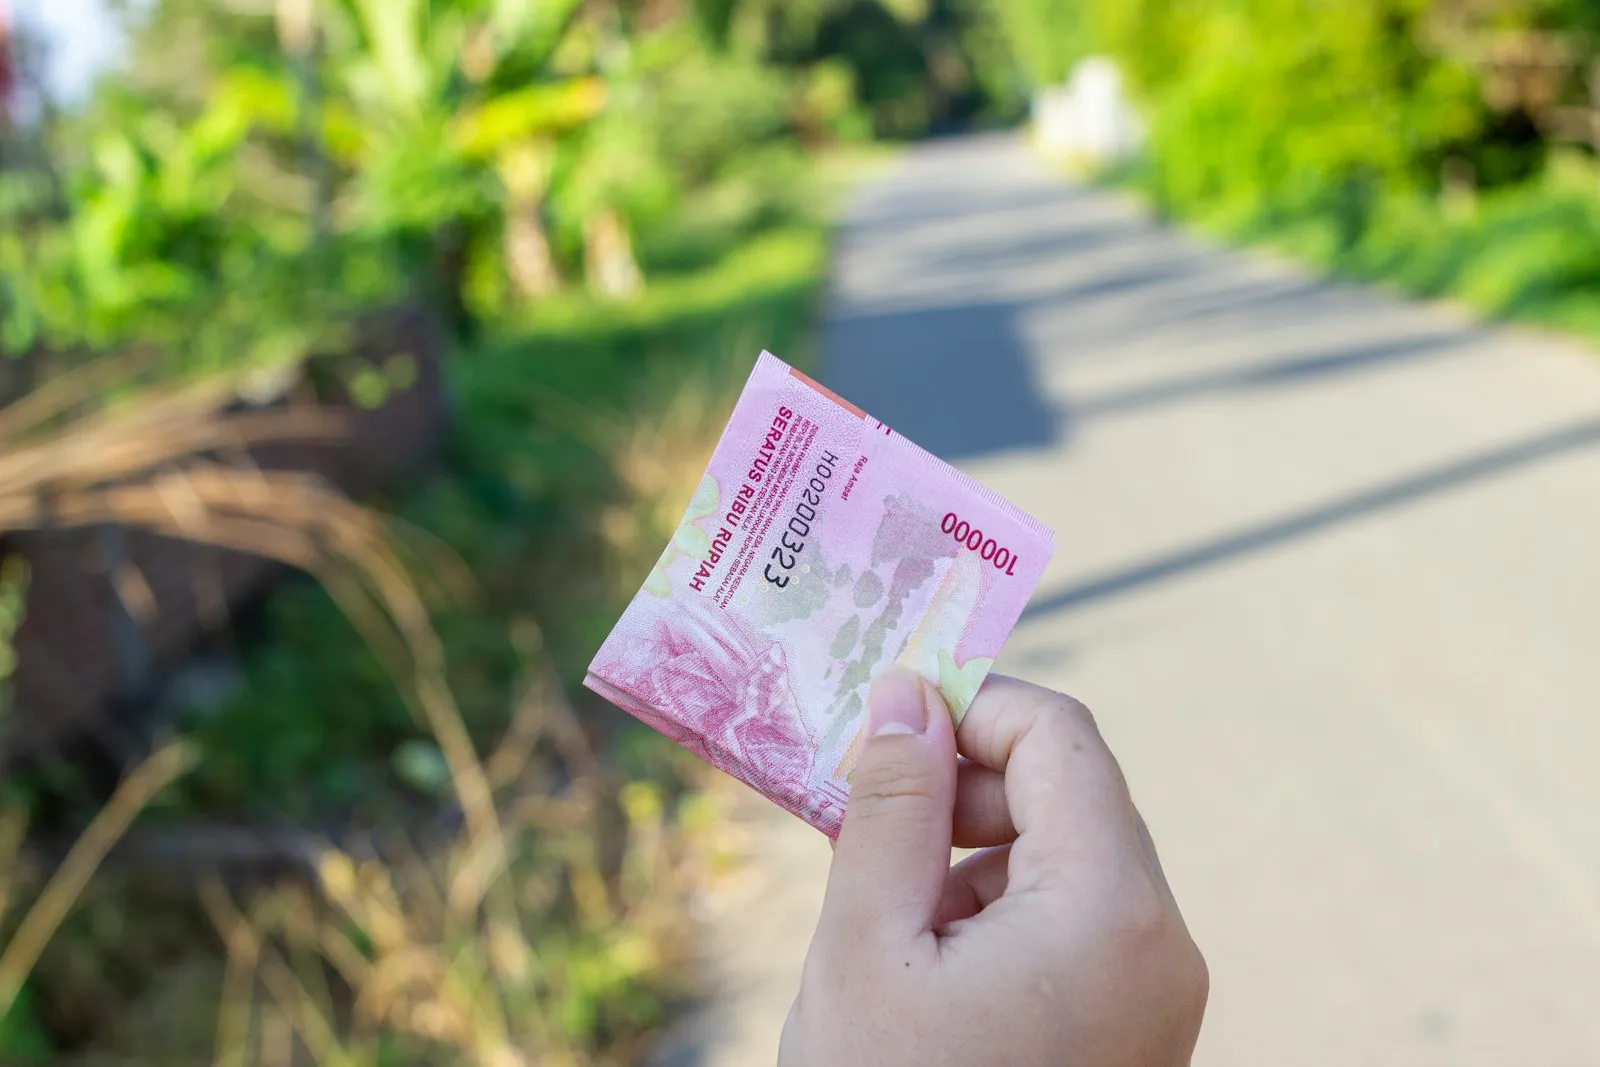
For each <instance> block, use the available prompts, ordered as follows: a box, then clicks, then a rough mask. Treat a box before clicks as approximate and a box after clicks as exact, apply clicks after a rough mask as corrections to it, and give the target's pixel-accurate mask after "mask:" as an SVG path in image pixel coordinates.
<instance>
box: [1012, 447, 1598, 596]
mask: <svg viewBox="0 0 1600 1067" xmlns="http://www.w3.org/2000/svg"><path fill="white" fill-rule="evenodd" d="M1596 445H1600V418H1594V419H1585V420H1582V421H1580V422H1576V423H1573V424H1571V425H1568V426H1563V427H1560V428H1558V429H1555V430H1550V431H1547V432H1545V433H1541V434H1536V435H1534V436H1532V437H1529V438H1527V439H1525V440H1522V441H1518V442H1516V443H1515V444H1510V445H1503V446H1501V447H1499V448H1493V449H1488V450H1486V451H1483V452H1479V453H1477V454H1475V455H1471V456H1468V457H1466V458H1464V459H1459V460H1456V461H1454V462H1452V463H1446V464H1442V465H1439V466H1436V467H1432V468H1430V469H1428V470H1424V471H1421V472H1419V473H1416V474H1411V475H1408V476H1406V477H1403V478H1398V479H1395V480H1393V481H1389V482H1384V483H1382V484H1379V485H1375V486H1372V487H1371V488H1369V489H1364V490H1361V491H1360V492H1356V493H1351V494H1348V495H1346V496H1343V497H1340V498H1338V499H1336V500H1331V501H1329V502H1327V503H1325V504H1319V505H1316V506H1314V507H1310V508H1306V509H1304V510H1302V511H1296V512H1293V513H1291V514H1288V515H1285V516H1283V517H1282V518H1278V519H1273V520H1271V521H1269V522H1264V523H1260V524H1257V525H1254V526H1250V527H1247V528H1245V529H1243V530H1239V531H1237V532H1235V533H1231V534H1225V535H1223V536H1221V537H1217V538H1214V539H1212V540H1209V541H1203V542H1201V543H1199V544H1196V545H1191V546H1189V547H1188V548H1181V549H1178V550H1176V551H1173V552H1168V553H1165V554H1163V555H1159V556H1155V557H1153V558H1151V559H1147V560H1144V561H1142V562H1139V563H1135V564H1132V565H1130V566H1127V567H1123V568H1120V569H1118V570H1114V571H1111V572H1108V573H1105V574H1101V575H1098V576H1095V577H1091V578H1086V579H1084V580H1082V581H1079V582H1077V583H1075V584H1073V585H1070V586H1068V587H1067V588H1065V589H1061V590H1058V591H1056V592H1054V593H1051V594H1049V595H1047V596H1044V597H1042V598H1039V599H1035V600H1034V601H1033V603H1031V604H1030V605H1028V608H1027V610H1025V611H1024V612H1023V613H1022V617H1023V618H1024V619H1038V618H1042V617H1044V616H1047V615H1058V614H1061V613H1063V612H1069V611H1074V610H1077V609H1079V608H1083V607H1087V606H1088V605H1090V604H1096V603H1099V602H1101V601H1104V600H1110V599H1113V598H1115V597H1118V596H1121V595H1123V594H1125V593H1132V592H1137V591H1138V590H1141V589H1144V588H1147V587H1149V586H1152V585H1156V584H1159V583H1161V582H1164V581H1168V580H1170V579H1174V578H1181V577H1183V576H1185V575H1188V574H1192V573H1195V572H1198V571H1203V570H1206V569H1209V568H1211V567H1216V566H1220V565H1222V564H1225V563H1229V562H1232V561H1233V560H1236V559H1239V558H1242V557H1245V556H1250V555H1254V554H1255V553H1257V552H1261V551H1264V550H1266V549H1269V548H1275V547H1277V546H1279V545H1282V544H1286V543H1289V542H1293V541H1298V540H1301V539H1302V538H1306V537H1311V536H1314V535H1316V534H1319V533H1323V532H1324V531H1327V530H1330V529H1333V528H1335V527H1338V526H1343V525H1345V524H1346V523H1350V522H1355V521H1358V520H1360V519H1364V518H1367V517H1369V516H1372V515H1377V514H1381V513H1383V512H1386V511H1393V510H1395V509H1397V508H1401V507H1405V506H1406V505H1409V504H1414V503H1417V502H1419V501H1422V500H1425V499H1428V498H1430V497H1435V496H1439V495H1440V494H1443V493H1447V492H1451V491H1454V490H1457V489H1462V488H1465V487H1467V486H1469V485H1472V484H1474V483H1476V482H1480V481H1484V480H1486V479H1490V478H1495V477H1499V476H1502V475H1505V474H1509V473H1511V472H1512V471H1516V470H1519V469H1521V468H1524V467H1528V466H1531V465H1533V464H1536V463H1541V462H1543V461H1545V460H1549V459H1554V458H1556V457H1558V456H1563V455H1567V454H1569V453H1572V452H1577V451H1580V450H1583V449H1586V448H1592V447H1594V446H1596Z"/></svg>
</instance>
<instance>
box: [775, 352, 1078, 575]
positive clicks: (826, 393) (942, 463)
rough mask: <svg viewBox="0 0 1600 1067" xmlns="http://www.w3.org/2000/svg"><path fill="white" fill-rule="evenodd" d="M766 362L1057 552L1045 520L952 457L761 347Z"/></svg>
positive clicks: (1047, 554) (1051, 553)
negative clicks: (945, 475) (875, 428)
mask: <svg viewBox="0 0 1600 1067" xmlns="http://www.w3.org/2000/svg"><path fill="white" fill-rule="evenodd" d="M763 364H766V365H767V367H768V369H774V370H781V371H783V372H784V373H786V374H789V375H790V376H791V377H793V378H795V379H796V380H797V381H799V382H801V383H802V384H804V385H805V386H806V387H807V388H809V389H810V390H811V391H812V392H814V393H816V394H817V395H818V396H819V397H821V398H822V399H824V400H826V401H828V402H829V403H831V404H833V405H834V406H836V407H839V408H842V409H843V410H845V411H847V412H849V413H850V414H851V415H853V416H855V417H857V418H859V419H861V420H862V421H863V422H867V421H870V422H874V423H877V424H878V425H879V426H880V427H883V428H884V429H886V430H888V431H889V432H890V434H891V435H892V436H890V437H889V438H888V440H889V441H891V442H894V447H897V448H902V449H910V450H911V452H912V454H913V456H914V457H915V458H916V460H917V461H918V462H919V463H922V464H924V465H928V466H933V467H934V468H935V469H937V470H940V471H943V472H948V473H949V474H951V475H952V476H954V478H955V480H956V482H957V483H958V484H959V485H961V487H962V488H964V489H968V490H970V491H972V492H974V493H976V494H977V495H978V496H979V497H982V498H983V499H984V500H985V501H987V502H988V503H989V504H991V505H993V506H994V507H996V508H998V509H1000V510H1001V511H1003V512H1005V513H1006V514H1007V515H1008V516H1010V517H1011V518H1013V519H1016V520H1017V521H1018V522H1020V523H1022V524H1023V525H1024V526H1026V527H1027V528H1028V529H1029V530H1031V531H1033V532H1034V533H1036V534H1038V535H1040V536H1041V537H1043V538H1044V539H1045V542H1046V547H1045V557H1046V558H1045V561H1046V562H1048V561H1049V558H1050V557H1051V556H1054V555H1055V543H1056V534H1055V531H1054V530H1052V529H1051V528H1050V527H1048V526H1046V525H1045V524H1044V523H1042V522H1040V521H1039V520H1038V519H1036V518H1034V517H1033V516H1032V515H1029V514H1028V513H1027V512H1026V511H1023V510H1022V508H1020V507H1018V506H1017V505H1016V504H1015V503H1013V502H1012V501H1010V500H1008V499H1007V498H1005V497H1004V496H1002V495H1001V494H1000V493H998V492H996V491H995V490H993V489H991V488H989V487H988V486H987V485H984V484H983V483H982V482H980V481H978V479H976V478H974V477H973V476H972V475H970V474H968V473H967V472H966V471H964V470H962V469H961V468H959V467H957V466H955V465H954V464H952V463H951V462H950V461H949V460H946V459H941V458H940V457H939V456H937V455H935V454H934V453H932V452H930V451H928V450H927V449H926V448H923V447H922V446H921V445H919V444H917V443H916V442H915V441H913V440H912V439H911V438H909V437H907V436H906V435H905V434H903V433H901V432H900V431H899V430H896V429H895V428H894V427H892V426H889V425H888V424H887V423H884V422H881V421H879V420H878V419H877V418H875V417H873V416H872V415H871V414H870V413H868V412H867V411H866V410H865V409H863V408H861V407H860V406H859V405H857V404H855V403H854V402H853V401H850V400H848V399H846V398H844V397H842V396H840V395H839V394H837V393H835V392H834V391H833V390H832V389H829V388H828V387H827V386H825V385H823V384H822V383H821V382H818V381H817V380H816V379H814V378H812V377H811V376H810V375H808V374H806V373H805V372H804V371H802V370H798V369H796V368H795V367H793V366H790V365H789V364H788V363H785V362H784V361H783V360H782V359H781V358H779V357H778V356H775V355H773V354H772V353H771V352H769V351H767V350H766V349H762V352H761V357H760V359H758V360H757V361H756V369H757V370H759V369H760V368H761V367H762V366H763ZM752 377H754V371H753V372H752Z"/></svg>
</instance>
